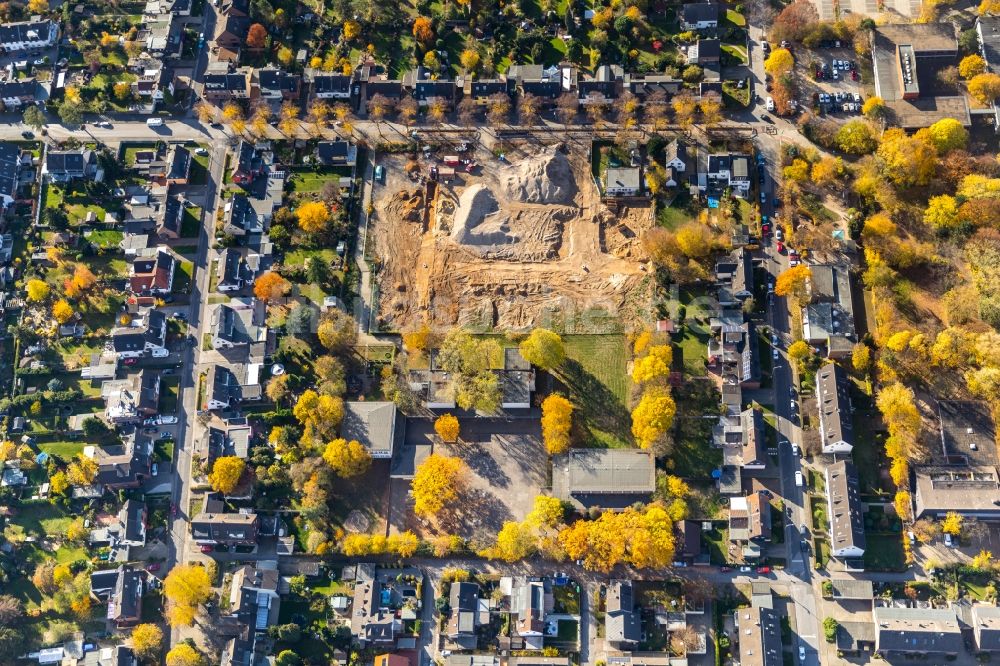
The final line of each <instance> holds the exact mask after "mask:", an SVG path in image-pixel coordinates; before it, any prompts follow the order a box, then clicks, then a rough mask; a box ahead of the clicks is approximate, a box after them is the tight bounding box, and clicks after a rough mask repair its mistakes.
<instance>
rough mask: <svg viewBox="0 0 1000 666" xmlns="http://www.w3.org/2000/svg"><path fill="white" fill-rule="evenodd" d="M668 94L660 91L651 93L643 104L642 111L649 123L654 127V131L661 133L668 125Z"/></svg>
mask: <svg viewBox="0 0 1000 666" xmlns="http://www.w3.org/2000/svg"><path fill="white" fill-rule="evenodd" d="M667 109H668V103H667V93H666V91H665V90H662V89H659V90H655V91H654V92H652V93H650V95H649V96H648V97H647V98H646V103H645V104H643V107H642V111H643V115H644V116H645V117H646V120H647V122H649V123H650V124H651V125H652V126H653V131H659V130H661V129H663V127H664V126H665V125H666V124H667Z"/></svg>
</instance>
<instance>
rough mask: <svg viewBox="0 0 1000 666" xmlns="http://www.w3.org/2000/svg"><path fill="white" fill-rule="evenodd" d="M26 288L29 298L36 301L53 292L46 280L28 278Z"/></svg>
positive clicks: (42, 299)
mask: <svg viewBox="0 0 1000 666" xmlns="http://www.w3.org/2000/svg"><path fill="white" fill-rule="evenodd" d="M25 290H26V291H27V292H28V300H29V301H35V302H36V303H37V302H39V301H44V300H45V299H46V298H48V297H49V294H50V293H51V292H52V289H51V287H49V285H48V283H47V282H45V281H44V280H28V284H27V285H25Z"/></svg>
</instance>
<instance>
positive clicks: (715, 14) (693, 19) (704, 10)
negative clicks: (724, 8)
mask: <svg viewBox="0 0 1000 666" xmlns="http://www.w3.org/2000/svg"><path fill="white" fill-rule="evenodd" d="M720 7H721V5H719V4H717V3H714V2H692V3H689V4H686V5H683V6H682V9H681V27H682V28H683V29H684V30H709V29H715V28H717V27H719V8H720Z"/></svg>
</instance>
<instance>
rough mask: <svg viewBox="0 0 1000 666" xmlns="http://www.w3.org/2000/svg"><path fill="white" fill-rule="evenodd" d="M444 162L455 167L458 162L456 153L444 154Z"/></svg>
mask: <svg viewBox="0 0 1000 666" xmlns="http://www.w3.org/2000/svg"><path fill="white" fill-rule="evenodd" d="M444 163H445V164H446V165H448V166H450V167H457V166H458V165H459V164H460V162H459V160H458V156H457V155H445V156H444Z"/></svg>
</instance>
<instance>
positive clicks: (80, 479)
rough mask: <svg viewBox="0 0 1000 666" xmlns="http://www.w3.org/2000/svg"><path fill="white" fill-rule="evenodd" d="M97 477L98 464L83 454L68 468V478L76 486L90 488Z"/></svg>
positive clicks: (78, 455)
mask: <svg viewBox="0 0 1000 666" xmlns="http://www.w3.org/2000/svg"><path fill="white" fill-rule="evenodd" d="M96 477H97V463H96V462H95V461H94V459H93V458H89V457H87V456H85V455H83V454H82V453H79V454H77V456H76V459H75V460H73V462H71V463H70V464H69V465H68V466H67V467H66V478H67V479H69V482H70V483H71V484H73V485H74V486H89V485H90V484H92V483H93V482H94V478H96Z"/></svg>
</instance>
